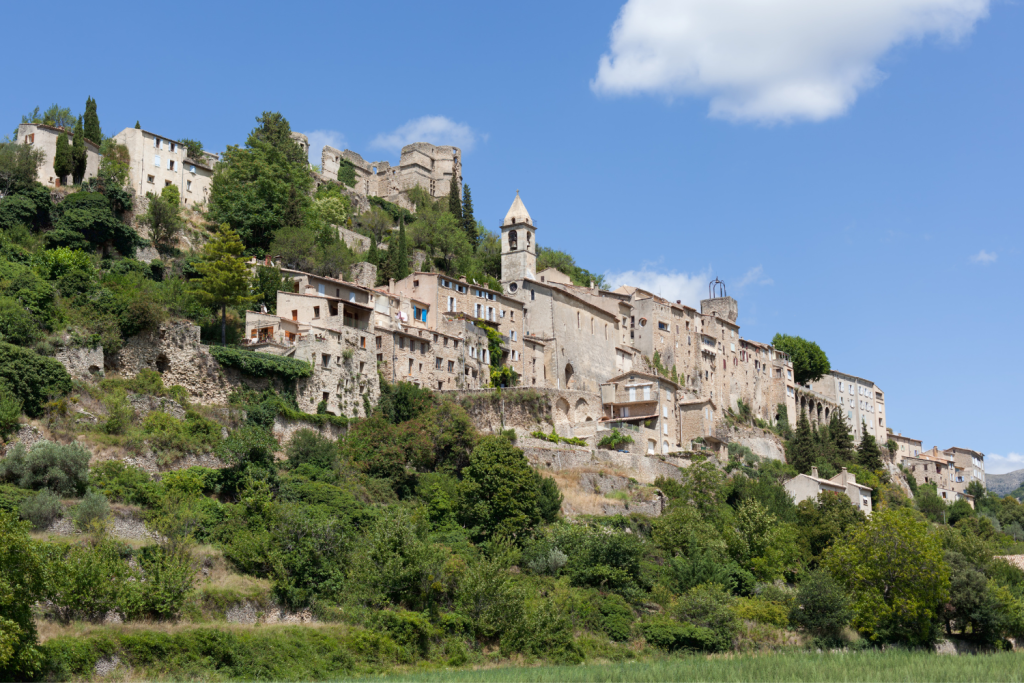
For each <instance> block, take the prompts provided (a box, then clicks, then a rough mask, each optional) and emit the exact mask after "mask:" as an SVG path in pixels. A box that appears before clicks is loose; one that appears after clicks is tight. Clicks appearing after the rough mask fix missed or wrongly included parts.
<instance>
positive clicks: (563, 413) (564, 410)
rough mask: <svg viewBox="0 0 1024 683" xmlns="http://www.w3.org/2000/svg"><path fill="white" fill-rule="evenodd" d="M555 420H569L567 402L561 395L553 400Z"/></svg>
mask: <svg viewBox="0 0 1024 683" xmlns="http://www.w3.org/2000/svg"><path fill="white" fill-rule="evenodd" d="M555 422H569V402H568V401H566V400H565V399H564V398H562V397H559V399H558V400H557V401H556V402H555Z"/></svg>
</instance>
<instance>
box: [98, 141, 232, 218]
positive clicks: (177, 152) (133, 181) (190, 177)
mask: <svg viewBox="0 0 1024 683" xmlns="http://www.w3.org/2000/svg"><path fill="white" fill-rule="evenodd" d="M114 140H115V141H116V142H118V143H119V144H122V145H124V146H125V147H127V148H128V156H129V159H130V161H129V165H128V180H129V183H130V185H131V187H132V188H133V189H134V190H135V192H136V193H138V194H139V196H143V195H145V194H146V193H147V192H152V193H153V194H157V195H159V194H160V193H161V192H163V189H164V188H165V187H166V186H168V185H177V186H178V191H179V194H180V195H181V203H182V204H183V205H185V206H194V205H196V204H204V203H206V202H207V201H208V200H209V198H210V185H211V183H212V182H213V164H214V163H216V160H217V156H216V155H212V154H203V158H202V159H194V158H192V157H190V156H189V153H188V150H187V149H186V148H185V147H184V146H183V145H182V144H181V143H180V142H178V141H176V140H171V139H170V138H167V137H164V136H162V135H157V134H155V133H150V132H149V131H147V130H142V129H141V128H125V129H124V130H122V131H121V132H120V133H118V134H117V135H115V136H114Z"/></svg>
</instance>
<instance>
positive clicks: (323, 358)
mask: <svg viewBox="0 0 1024 683" xmlns="http://www.w3.org/2000/svg"><path fill="white" fill-rule="evenodd" d="M320 362H321V363H322V364H323V366H324V367H325V368H326V367H329V366H330V364H331V354H329V353H321V354H320Z"/></svg>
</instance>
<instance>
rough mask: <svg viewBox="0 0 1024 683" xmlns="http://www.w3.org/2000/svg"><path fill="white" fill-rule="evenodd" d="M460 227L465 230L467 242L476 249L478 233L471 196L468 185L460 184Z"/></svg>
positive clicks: (478, 242) (478, 239)
mask: <svg viewBox="0 0 1024 683" xmlns="http://www.w3.org/2000/svg"><path fill="white" fill-rule="evenodd" d="M462 229H463V230H464V231H465V232H466V237H467V238H468V239H469V243H470V244H471V245H473V251H476V248H477V245H479V244H480V235H479V233H477V230H476V218H475V217H474V216H473V197H472V196H470V194H469V185H463V186H462Z"/></svg>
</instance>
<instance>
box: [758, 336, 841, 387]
mask: <svg viewBox="0 0 1024 683" xmlns="http://www.w3.org/2000/svg"><path fill="white" fill-rule="evenodd" d="M772 346H774V347H775V348H777V349H778V350H779V351H782V352H783V353H786V354H788V355H789V358H790V360H792V361H793V374H794V379H795V380H796V383H797V384H807V383H809V382H813V381H814V380H816V379H820V378H821V377H824V376H825V375H827V374H828V373H829V371H830V370H831V369H832V367H831V366H830V365H829V362H828V356H826V355H825V352H824V351H822V350H821V347H819V346H818V345H817V344H815V343H814V342H812V341H807V340H806V339H804V338H802V337H795V336H790V335H788V334H781V333H779V334H776V335H775V336H774V337H773V338H772Z"/></svg>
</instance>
